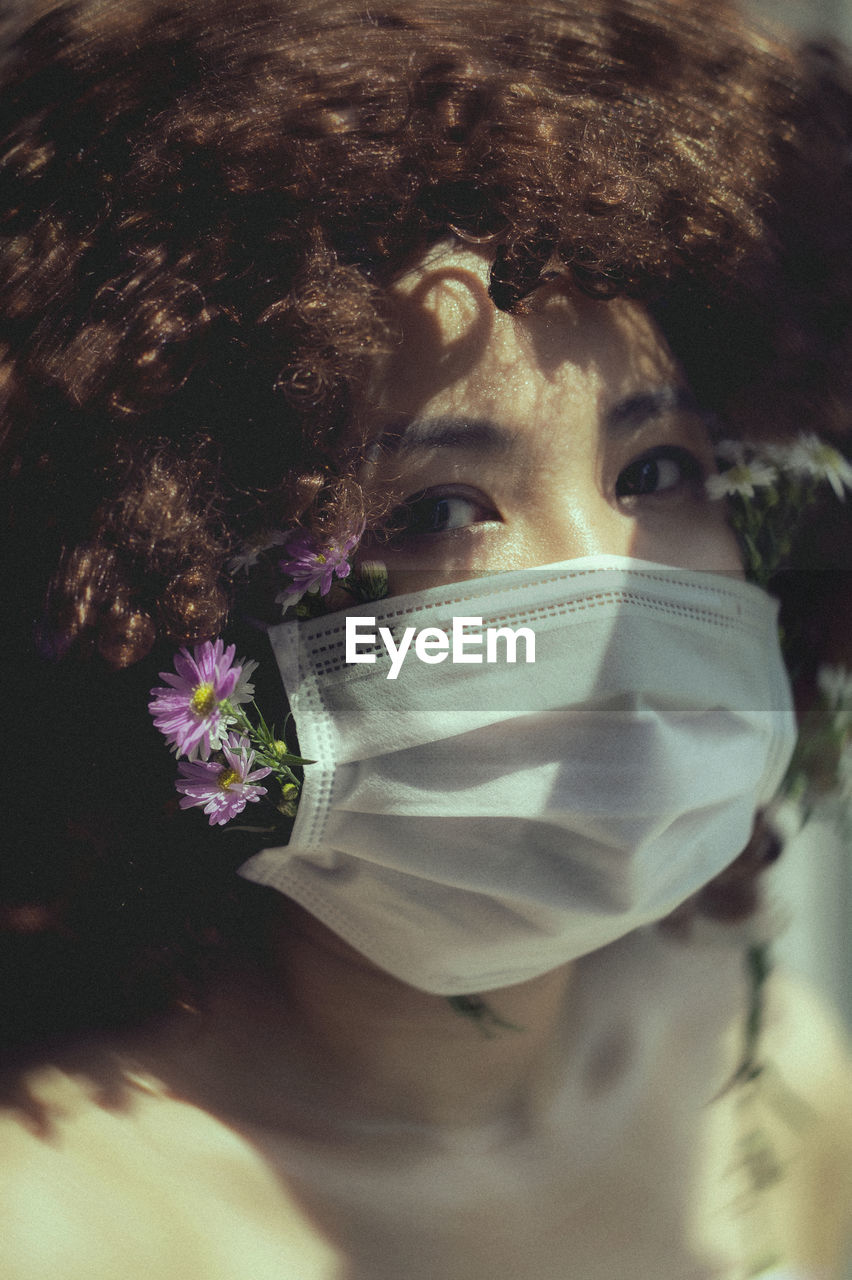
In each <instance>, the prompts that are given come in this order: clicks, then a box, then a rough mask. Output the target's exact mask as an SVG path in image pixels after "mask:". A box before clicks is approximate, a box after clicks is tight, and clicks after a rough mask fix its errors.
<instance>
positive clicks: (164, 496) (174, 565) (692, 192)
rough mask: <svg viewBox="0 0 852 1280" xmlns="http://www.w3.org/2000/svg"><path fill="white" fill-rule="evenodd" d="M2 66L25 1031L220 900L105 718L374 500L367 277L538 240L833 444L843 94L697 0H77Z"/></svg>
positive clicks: (736, 427) (18, 913)
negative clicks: (451, 238)
mask: <svg viewBox="0 0 852 1280" xmlns="http://www.w3.org/2000/svg"><path fill="white" fill-rule="evenodd" d="M40 9H41V10H43V9H44V5H43V4H42V5H41V6H40ZM0 67H1V68H2V69H1V70H0V79H1V80H2V96H0V192H2V198H0V237H2V242H0V397H2V409H0V421H2V428H0V431H2V434H0V451H2V459H3V468H2V474H3V477H4V478H3V480H2V484H3V486H4V490H5V493H4V497H5V499H6V501H5V503H4V507H5V510H6V512H7V515H6V516H5V520H6V526H5V529H4V539H3V541H4V549H3V552H2V580H3V589H4V592H6V595H7V599H8V600H9V601H10V603H14V608H13V609H11V608H10V609H9V610H8V611H7V612H8V613H9V615H10V616H9V618H8V621H7V624H6V635H5V638H4V643H6V644H7V645H8V657H7V665H6V669H7V670H13V671H14V672H15V673H16V674H17V675H18V676H19V678H20V682H21V689H22V690H23V691H24V694H23V700H24V701H25V705H26V708H27V710H26V714H25V715H24V713H23V712H22V713H21V717H22V718H23V719H25V720H26V722H27V723H26V725H25V726H24V727H23V728H22V729H21V733H22V734H23V735H25V736H24V737H23V738H22V739H21V740H20V742H16V746H15V751H16V754H17V755H18V757H19V758H22V759H26V761H27V768H26V769H24V770H22V771H21V772H23V773H24V774H26V777H24V778H21V779H20V781H19V782H16V791H17V792H18V796H17V799H18V800H19V802H20V803H19V806H18V808H19V811H20V813H21V814H22V815H23V817H22V821H21V824H20V829H19V830H18V831H17V832H13V835H12V839H11V840H10V841H9V842H8V845H7V848H8V856H7V858H6V861H5V865H4V867H3V869H2V876H3V879H4V885H5V891H4V893H3V895H2V896H3V899H4V901H5V903H6V906H5V907H4V908H3V920H2V923H3V925H4V926H5V934H4V937H5V939H6V941H5V942H4V944H3V945H4V947H5V948H6V951H5V952H4V955H5V957H6V960H7V961H8V963H10V964H13V965H15V966H19V965H20V963H21V961H20V955H21V948H22V947H24V948H25V949H28V951H30V952H32V954H33V956H36V955H40V956H42V957H44V956H47V961H43V960H42V961H38V962H36V960H33V962H32V965H31V971H33V972H37V973H45V974H52V975H54V977H53V978H50V979H49V980H48V979H47V978H46V979H45V981H44V983H43V986H44V990H43V991H41V992H40V993H35V992H34V991H33V990H32V988H30V989H29V990H28V991H27V992H26V993H23V992H22V991H21V988H20V984H19V983H17V984H16V983H14V982H12V983H11V984H10V983H9V982H7V983H5V984H4V986H5V989H6V991H7V993H8V994H7V997H6V999H7V1002H8V1003H9V1005H10V1007H9V1008H8V1009H7V1010H6V1012H5V1014H4V1018H5V1022H6V1025H7V1027H10V1026H11V1025H12V1024H13V1023H14V1024H16V1025H19V1026H21V1025H24V1024H26V1023H28V1025H29V1028H30V1031H29V1034H32V1032H33V1028H35V1031H36V1033H38V1034H43V1033H44V1030H45V1028H48V1027H54V1028H55V1027H60V1026H62V1025H67V1026H69V1027H70V1026H71V1025H75V1026H76V1025H81V1024H85V1023H86V1022H89V1023H91V1022H103V1021H105V1020H108V1019H112V1018H115V1017H119V1016H122V1015H121V1011H122V1010H126V1009H127V1008H128V1007H129V1006H131V1005H132V1006H133V1008H134V1009H139V1008H140V1007H141V1006H142V1005H143V1004H145V1003H146V1002H145V1000H143V999H142V997H141V995H140V991H141V987H140V981H141V979H140V975H142V974H144V975H145V981H146V984H147V987H146V989H147V990H151V991H154V990H155V988H157V987H158V983H157V982H154V981H153V979H152V978H151V975H152V974H156V975H158V981H159V978H162V980H163V983H165V984H166V985H169V984H170V983H171V979H172V977H173V976H174V975H175V974H177V973H180V974H184V975H185V974H187V973H190V972H195V971H196V970H197V958H198V956H199V955H200V954H201V953H202V952H203V951H204V949H205V947H206V946H207V945H208V944H210V945H212V946H214V949H215V945H218V943H219V942H220V940H221V939H222V937H223V931H224V930H225V928H226V926H225V924H224V923H223V922H224V921H225V920H227V919H230V920H235V919H240V920H243V917H241V916H240V914H239V910H240V909H238V907H237V906H236V905H235V903H236V899H237V898H239V900H240V902H241V903H242V902H248V900H249V899H250V898H251V897H252V894H253V892H254V891H253V890H252V889H251V888H250V886H246V885H243V884H239V885H235V883H234V881H233V877H232V875H231V872H232V869H233V867H234V866H235V865H237V863H238V862H240V861H242V860H243V859H244V858H245V857H246V856H247V849H246V847H245V844H244V842H243V841H242V840H241V839H240V838H239V837H236V836H235V837H233V839H232V840H230V842H229V840H227V839H224V840H223V839H222V837H220V843H219V844H218V845H216V846H215V847H214V844H212V843H209V842H208V841H207V840H206V833H202V832H201V831H200V826H199V827H198V828H197V831H198V834H197V836H195V837H193V835H192V834H191V833H188V831H187V830H185V829H184V827H183V826H182V825H181V827H180V832H179V833H178V832H176V830H175V825H176V824H174V823H172V821H171V819H172V816H173V809H174V805H173V803H172V802H171V800H170V799H169V798H168V797H169V794H170V785H169V781H168V778H167V776H166V771H165V769H164V768H163V766H162V765H160V764H158V763H157V762H156V761H155V758H154V754H153V752H154V743H153V733H151V741H150V742H148V741H147V740H146V739H145V732H146V730H145V727H144V726H141V725H140V726H139V727H138V728H137V727H134V729H133V732H132V734H129V733H128V731H127V725H130V724H133V722H134V721H135V720H137V719H138V715H139V711H138V709H139V708H140V707H141V708H144V702H145V698H144V691H145V690H146V689H147V688H148V687H149V685H150V683H151V679H152V673H153V671H155V670H156V667H157V665H158V663H159V664H160V665H161V659H162V655H163V652H164V649H163V647H162V646H168V647H174V646H175V644H176V643H181V642H184V641H193V640H198V639H201V638H204V637H209V636H212V635H215V634H217V633H218V632H219V631H220V630H221V629H222V627H223V625H224V624H225V621H226V619H227V618H228V616H229V613H230V615H231V616H233V613H234V610H233V605H234V593H233V584H232V583H231V582H230V580H229V576H228V572H227V564H228V557H229V555H231V554H232V553H233V550H234V548H235V547H237V546H239V545H241V544H243V543H248V544H251V543H252V542H254V541H257V540H259V539H260V538H261V537H262V535H263V533H264V531H268V530H270V529H273V528H286V527H287V526H288V525H289V526H292V525H293V524H294V523H296V522H302V523H305V524H308V525H313V526H316V527H324V528H330V527H333V526H337V525H339V524H340V523H341V522H344V521H345V520H346V519H348V518H350V515H351V513H352V512H353V511H355V510H356V509H360V504H361V501H362V500H361V496H360V494H359V491H358V488H357V484H356V483H355V480H354V476H355V471H356V467H357V462H358V456H357V449H356V447H355V446H353V445H348V444H347V445H344V440H345V439H346V440H351V439H352V438H353V434H352V431H351V427H352V423H353V422H357V420H358V414H359V406H360V404H361V398H362V394H363V388H364V384H365V378H366V376H367V371H368V369H369V367H370V362H371V359H373V358H374V357H375V355H376V354H377V353H379V352H382V351H385V350H387V348H388V346H389V345H390V344H392V343H393V342H394V340H395V339H394V332H393V327H392V324H391V322H390V320H389V310H388V307H387V301H386V296H387V295H386V288H387V286H388V284H389V283H390V282H391V281H392V280H393V279H394V278H395V276H397V275H398V274H399V273H400V272H401V271H402V270H403V269H404V268H405V267H406V266H407V265H408V264H409V263H410V262H411V261H412V260H413V258H414V257H415V256H416V255H417V254H418V253H419V252H421V251H422V250H424V249H425V248H426V247H427V246H429V245H430V244H432V243H434V242H436V241H438V240H440V239H442V238H445V237H447V236H448V235H453V234H454V235H456V236H458V237H460V238H461V239H463V240H467V241H471V242H474V243H484V244H493V255H494V256H493V266H492V269H491V287H490V293H491V297H492V299H493V302H494V305H495V306H496V307H498V308H501V309H503V310H507V311H516V312H517V311H522V310H523V308H524V305H525V300H527V299H528V298H529V297H530V296H531V295H532V294H533V292H534V291H535V290H536V288H537V287H538V286H539V285H540V284H541V283H542V282H543V281H546V280H550V279H552V278H553V277H554V276H555V275H556V276H563V277H565V278H566V279H567V280H569V281H571V282H572V283H573V285H574V286H575V287H578V288H579V289H581V290H583V291H584V292H586V293H588V294H591V295H593V296H596V297H604V298H607V297H611V296H614V295H616V294H623V295H627V296H630V297H633V298H637V299H640V300H642V301H643V302H644V303H645V304H646V305H647V306H648V307H649V308H650V309H651V310H652V311H653V313H654V315H655V316H656V318H657V319H658V321H659V323H660V324H661V326H662V328H663V330H664V332H665V333H666V336H667V337H668V339H669V341H670V343H671V345H672V346H673V348H674V350H675V352H676V354H677V355H678V356H679V358H680V359H681V361H682V362H683V364H684V366H685V369H686V372H687V375H688V377H689V378H690V380H691V382H692V385H693V387H694V389H695V391H696V393H697V395H698V397H699V398H700V399H701V400H702V402H703V403H704V404H705V405H706V406H707V407H708V408H710V409H711V410H714V411H715V412H716V413H718V414H719V415H720V416H721V417H722V418H723V419H724V421H725V423H726V427H727V430H728V431H729V432H737V431H741V432H742V431H746V430H747V431H748V433H749V434H750V435H752V436H754V435H758V434H761V433H762V434H764V435H773V436H783V435H785V434H788V433H791V432H793V431H795V430H796V429H798V428H799V427H800V426H801V424H802V422H803V421H807V423H808V425H809V427H811V428H813V429H816V430H819V431H821V432H822V434H824V435H827V436H829V437H833V438H835V439H841V438H843V437H844V435H845V434H847V433H848V431H849V424H850V401H852V396H850V391H852V387H850V378H852V374H850V370H852V360H850V354H851V353H850V347H852V340H850V326H849V316H850V313H852V274H850V273H852V266H850V253H849V248H850V239H852V176H850V165H849V151H848V139H849V135H850V118H852V107H850V101H852V99H850V93H849V89H848V85H847V84H846V83H845V81H844V74H845V73H844V69H843V66H842V63H841V61H840V60H839V58H838V57H837V56H835V55H834V54H833V53H832V52H831V51H830V50H828V49H825V48H822V49H811V50H810V51H804V52H802V53H800V54H799V55H797V56H793V55H792V54H790V53H788V52H787V51H785V50H784V49H782V48H781V47H777V46H775V45H774V44H773V43H772V42H771V41H769V40H768V39H767V38H766V37H765V36H762V35H760V34H756V33H754V32H751V31H749V30H748V29H747V28H746V27H745V26H744V24H743V22H742V20H741V18H740V17H739V16H738V14H737V13H736V12H735V10H733V9H732V8H729V7H727V5H725V4H716V5H713V6H711V7H708V6H707V5H706V4H704V3H703V2H702V0H582V2H580V0H530V3H527V4H524V5H522V6H521V5H518V4H517V3H515V2H514V0H428V3H424V2H423V0H387V2H386V3H383V4H372V5H370V6H366V5H363V6H361V5H358V4H353V3H352V2H351V0H239V3H234V0H121V3H119V2H118V0H80V2H79V3H73V4H58V5H57V6H54V7H51V8H49V9H48V10H47V11H46V12H42V16H40V17H37V18H36V19H35V20H33V21H32V22H31V23H29V24H28V25H23V26H22V28H21V29H20V30H18V31H17V32H16V33H15V34H14V35H13V36H11V37H9V38H8V39H7V43H6V48H5V51H4V55H3V60H2V64H0ZM34 636H35V637H36V643H35V644H34V643H33V637H34ZM257 643H258V641H257V640H256V639H253V640H252V644H253V645H254V647H255V648H256V647H257ZM58 659H62V661H61V662H58V661H57V660H58ZM270 696H271V695H270ZM17 732H18V731H17V729H16V733H17ZM146 752H148V754H146ZM149 755H150V760H149ZM139 780H143V781H144V786H142V787H140V786H139ZM190 825H191V824H190ZM237 846H240V847H239V848H238V847H237ZM202 858H203V859H204V862H203V866H204V874H203V876H200V875H199V871H198V867H199V864H200V861H201V859H202ZM200 879H203V882H204V883H203V885H201V886H199V880H200ZM246 909H248V908H246ZM243 923H244V921H243ZM241 927H242V926H241ZM105 955H106V956H109V957H111V959H110V961H109V964H108V966H107V967H108V969H109V977H110V981H106V980H105V979H102V978H99V981H98V985H97V990H96V991H95V990H93V980H92V977H91V974H92V971H93V957H94V956H98V957H99V963H98V968H99V969H100V970H101V971H102V972H103V970H104V967H105V961H104V959H103V957H104V956H105ZM56 973H61V974H62V975H63V979H62V982H61V983H59V984H58V985H57V983H56V981H55V974H56ZM161 985H162V984H161ZM110 991H112V992H113V994H112V995H110V994H109V993H110ZM151 1000H152V1001H153V1000H154V997H153V996H152V997H151ZM11 1006H14V1007H11ZM146 1007H147V1006H146ZM45 1011H47V1012H45Z"/></svg>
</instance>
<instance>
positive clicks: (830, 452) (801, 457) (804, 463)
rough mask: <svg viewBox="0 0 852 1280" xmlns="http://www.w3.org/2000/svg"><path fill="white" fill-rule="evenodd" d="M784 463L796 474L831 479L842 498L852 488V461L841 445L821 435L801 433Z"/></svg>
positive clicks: (830, 482) (786, 468)
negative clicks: (846, 455)
mask: <svg viewBox="0 0 852 1280" xmlns="http://www.w3.org/2000/svg"><path fill="white" fill-rule="evenodd" d="M782 466H783V467H784V469H785V470H786V471H790V472H792V473H793V475H799V476H809V477H810V478H812V479H814V480H827V481H828V483H829V484H830V485H831V487H832V489H833V490H834V492H835V493H836V494H837V496H838V498H840V499H841V501H842V500H843V498H844V497H845V493H844V490H845V489H852V464H850V462H849V461H848V459H847V458H844V456H843V454H842V453H841V452H840V451H839V449H835V448H834V446H833V445H830V444H827V443H826V442H825V441H824V440H820V438H819V436H815V435H812V434H811V435H801V436H799V438H798V440H796V442H795V443H794V444H792V445H790V447H789V449H788V450H787V453H786V458H785V459H784V461H783V463H782Z"/></svg>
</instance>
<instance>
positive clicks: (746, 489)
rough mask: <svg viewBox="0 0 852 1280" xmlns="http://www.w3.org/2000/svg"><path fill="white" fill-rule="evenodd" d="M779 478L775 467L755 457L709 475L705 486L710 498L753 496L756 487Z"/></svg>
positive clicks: (763, 485)
mask: <svg viewBox="0 0 852 1280" xmlns="http://www.w3.org/2000/svg"><path fill="white" fill-rule="evenodd" d="M777 479H778V472H777V470H776V468H775V467H773V466H771V465H770V464H769V463H768V462H761V461H759V460H758V459H757V458H754V459H753V460H752V461H751V462H746V461H744V460H743V461H740V462H735V463H734V465H733V466H732V467H729V468H728V470H727V471H721V472H720V473H719V474H718V475H715V476H708V477H707V480H706V481H705V488H706V491H707V496H708V497H709V498H725V497H728V496H729V495H732V494H736V495H738V496H739V497H741V498H753V497H754V491H755V489H757V488H761V487H765V486H768V485H771V484H774V483H775V481H776V480H777Z"/></svg>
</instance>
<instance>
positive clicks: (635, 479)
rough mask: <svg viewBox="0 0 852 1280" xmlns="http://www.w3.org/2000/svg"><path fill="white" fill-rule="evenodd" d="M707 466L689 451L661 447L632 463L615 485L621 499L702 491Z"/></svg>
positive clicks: (673, 447)
mask: <svg viewBox="0 0 852 1280" xmlns="http://www.w3.org/2000/svg"><path fill="white" fill-rule="evenodd" d="M703 480H704V467H703V466H702V464H701V463H700V462H699V460H698V459H697V458H696V457H695V455H694V454H692V453H690V452H689V451H688V450H687V449H681V448H679V447H678V446H677V445H659V446H658V447H657V448H656V449H650V450H649V451H648V453H644V454H643V455H642V457H641V458H637V459H636V460H635V461H634V462H631V463H630V464H629V465H628V466H626V467H625V468H624V470H623V471H622V472H621V473H620V474H619V477H618V479H617V480H616V482H615V496H616V497H617V498H647V497H657V496H662V495H664V494H668V493H674V492H676V491H678V490H681V489H683V488H684V487H688V488H694V489H698V488H699V486H700V485H701V484H702V482H703Z"/></svg>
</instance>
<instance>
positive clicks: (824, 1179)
mask: <svg viewBox="0 0 852 1280" xmlns="http://www.w3.org/2000/svg"><path fill="white" fill-rule="evenodd" d="M758 1061H759V1064H760V1071H759V1074H758V1075H757V1076H756V1078H755V1079H754V1080H753V1081H752V1082H751V1083H750V1084H748V1085H746V1086H744V1087H741V1088H735V1089H733V1090H731V1091H730V1093H729V1095H728V1097H727V1098H726V1099H725V1103H726V1105H725V1107H724V1108H723V1110H724V1111H726V1112H727V1118H728V1123H729V1125H730V1128H729V1130H728V1133H729V1137H730V1138H731V1145H730V1148H729V1149H730V1150H732V1151H734V1152H737V1153H738V1160H739V1166H740V1174H741V1190H744V1191H745V1195H744V1199H745V1200H748V1199H749V1198H751V1199H752V1200H753V1202H754V1204H755V1206H756V1217H755V1223H756V1224H757V1225H756V1227H755V1230H758V1229H759V1230H760V1231H764V1232H765V1233H766V1235H767V1238H768V1239H771V1240H772V1241H773V1243H774V1245H775V1246H777V1247H778V1249H779V1252H780V1257H781V1258H782V1259H783V1260H784V1261H785V1262H786V1263H788V1264H790V1263H793V1264H795V1265H797V1266H798V1267H800V1268H801V1269H802V1270H803V1271H804V1272H805V1274H814V1273H816V1274H818V1275H820V1276H825V1277H832V1278H833V1277H840V1276H841V1275H844V1274H845V1271H844V1262H845V1261H847V1260H848V1257H849V1250H850V1246H852V1061H850V1053H849V1045H848V1040H847V1037H846V1035H845V1032H844V1029H843V1027H842V1025H841V1022H840V1020H839V1018H837V1017H836V1016H835V1015H834V1014H833V1012H832V1011H831V1010H830V1009H828V1008H827V1007H826V1006H825V1004H824V1003H823V1002H822V1000H821V999H820V998H819V997H818V996H817V995H816V994H815V993H814V992H813V991H812V990H811V989H810V988H809V987H808V986H807V985H806V984H804V983H803V982H801V981H800V980H798V979H797V978H795V977H793V976H792V975H790V974H788V973H785V972H784V971H783V970H778V971H776V972H775V973H773V975H772V977H771V978H770V980H769V982H768V983H767V988H766V1003H765V1009H764V1024H763V1031H762V1034H761V1040H760V1054H759V1059H758Z"/></svg>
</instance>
